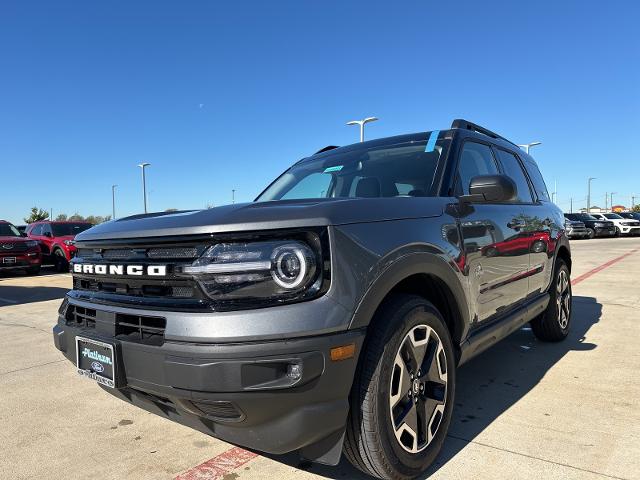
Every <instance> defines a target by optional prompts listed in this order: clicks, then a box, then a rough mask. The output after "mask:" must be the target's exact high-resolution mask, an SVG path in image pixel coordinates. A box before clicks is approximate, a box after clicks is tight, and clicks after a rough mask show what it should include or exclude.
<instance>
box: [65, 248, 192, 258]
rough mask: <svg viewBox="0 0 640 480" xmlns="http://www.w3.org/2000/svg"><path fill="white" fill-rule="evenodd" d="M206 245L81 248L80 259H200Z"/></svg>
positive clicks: (79, 250) (79, 251) (78, 254)
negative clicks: (146, 247)
mask: <svg viewBox="0 0 640 480" xmlns="http://www.w3.org/2000/svg"><path fill="white" fill-rule="evenodd" d="M204 249H205V246H204V245H198V246H195V245H194V246H186V247H152V248H148V249H145V248H140V249H138V248H136V249H134V248H105V249H99V248H96V249H93V248H80V249H78V253H77V256H78V258H91V259H94V260H95V259H101V258H102V259H105V260H129V259H132V260H133V259H140V258H151V259H154V260H172V259H173V260H189V259H194V258H197V257H199V256H200V255H201V254H202V252H203V251H204Z"/></svg>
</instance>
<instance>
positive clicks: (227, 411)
mask: <svg viewBox="0 0 640 480" xmlns="http://www.w3.org/2000/svg"><path fill="white" fill-rule="evenodd" d="M193 405H195V407H196V408H197V409H198V410H200V411H201V412H202V413H203V414H205V415H206V416H208V417H214V418H219V419H223V420H240V419H241V418H242V413H241V412H240V411H239V410H238V409H237V408H236V407H235V405H234V404H233V403H231V402H226V401H213V400H212V401H208V400H205V401H196V402H193Z"/></svg>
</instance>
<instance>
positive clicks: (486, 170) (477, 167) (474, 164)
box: [456, 141, 498, 195]
mask: <svg viewBox="0 0 640 480" xmlns="http://www.w3.org/2000/svg"><path fill="white" fill-rule="evenodd" d="M497 173H498V167H497V166H496V162H495V160H494V159H493V154H492V153H491V148H490V147H489V146H487V145H485V144H483V143H476V142H468V141H467V142H464V145H463V147H462V153H461V154H460V161H459V162H458V174H457V176H456V195H468V194H469V183H470V182H471V179H472V178H473V177H477V176H478V175H495V174H497Z"/></svg>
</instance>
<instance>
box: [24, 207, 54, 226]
mask: <svg viewBox="0 0 640 480" xmlns="http://www.w3.org/2000/svg"><path fill="white" fill-rule="evenodd" d="M47 218H49V212H47V211H45V210H42V209H41V208H38V207H31V214H30V215H29V216H28V217H25V219H24V221H25V222H26V223H33V222H38V221H40V220H46V219H47Z"/></svg>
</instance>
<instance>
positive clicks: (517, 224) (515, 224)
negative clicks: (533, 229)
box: [507, 218, 527, 230]
mask: <svg viewBox="0 0 640 480" xmlns="http://www.w3.org/2000/svg"><path fill="white" fill-rule="evenodd" d="M526 226H527V222H525V221H524V220H521V219H519V218H514V219H512V220H511V221H510V222H509V223H507V227H509V228H512V229H513V230H520V229H521V228H524V227H526Z"/></svg>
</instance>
